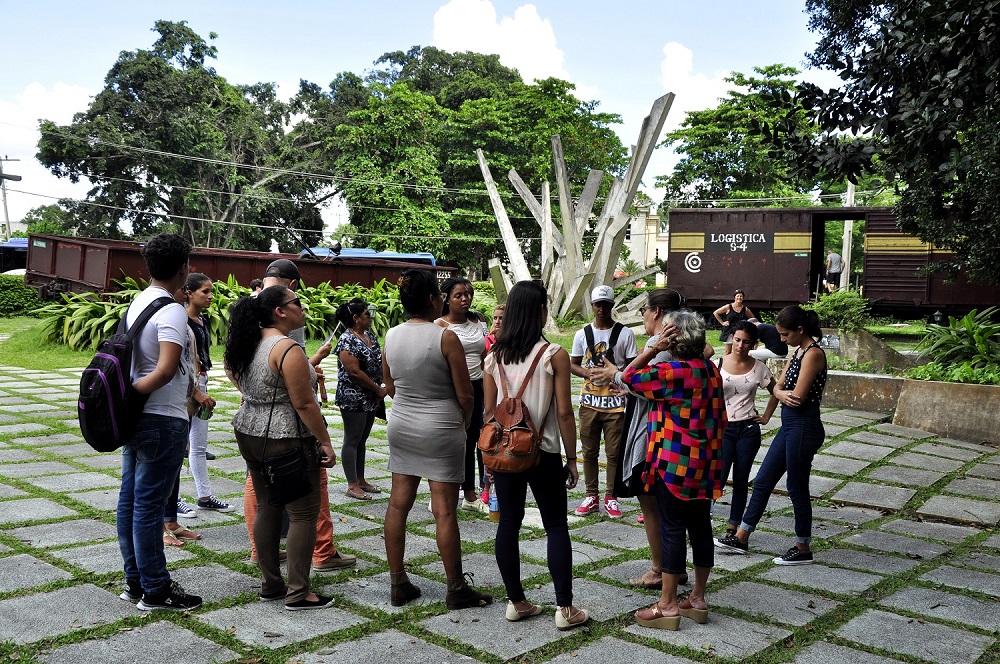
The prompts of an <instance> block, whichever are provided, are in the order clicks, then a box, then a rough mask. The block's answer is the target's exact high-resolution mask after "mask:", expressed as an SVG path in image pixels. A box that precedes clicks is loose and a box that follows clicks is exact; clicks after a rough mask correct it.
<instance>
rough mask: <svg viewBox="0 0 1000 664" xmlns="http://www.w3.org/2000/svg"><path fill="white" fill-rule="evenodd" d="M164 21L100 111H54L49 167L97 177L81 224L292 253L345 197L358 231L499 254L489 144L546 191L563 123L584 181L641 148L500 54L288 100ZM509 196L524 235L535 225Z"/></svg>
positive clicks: (463, 260)
mask: <svg viewBox="0 0 1000 664" xmlns="http://www.w3.org/2000/svg"><path fill="white" fill-rule="evenodd" d="M154 31H155V32H156V33H157V34H158V38H157V39H156V41H155V42H154V43H153V45H152V47H151V48H149V49H138V50H134V51H124V52H122V53H121V55H120V56H119V58H118V61H117V62H115V63H114V65H113V66H112V68H111V70H110V71H109V72H108V74H107V77H106V79H105V87H104V89H103V90H102V91H101V92H100V93H99V94H98V95H97V96H96V97H95V99H94V101H93V103H92V104H91V105H90V106H89V108H88V109H87V110H86V111H84V112H81V113H78V114H77V115H76V116H74V118H73V121H72V122H71V123H70V124H68V125H66V126H59V125H57V124H55V123H53V122H51V121H48V120H44V121H42V123H41V129H42V139H41V141H40V142H39V146H38V147H39V152H38V158H39V160H40V161H41V162H42V164H43V165H45V166H46V167H47V168H49V169H50V170H51V171H52V172H53V173H54V174H56V175H57V176H60V177H67V178H70V179H71V180H73V181H77V180H79V179H80V178H83V177H86V178H88V179H89V180H90V181H91V182H92V183H93V185H94V186H93V188H92V189H91V191H90V192H89V194H88V196H87V200H86V201H80V202H71V201H64V202H63V203H64V205H65V206H66V208H67V210H68V213H67V214H68V215H69V216H70V217H71V218H72V219H73V223H74V225H75V226H76V227H77V229H78V231H79V232H80V233H81V234H85V235H92V236H97V237H122V236H124V235H126V234H127V233H128V232H131V233H133V234H135V235H138V236H141V235H146V234H149V233H152V232H156V231H160V230H176V231H179V232H181V233H183V234H184V235H186V236H187V237H189V238H190V239H191V240H192V241H193V242H194V243H195V244H198V245H202V246H222V247H233V248H256V249H265V248H267V246H268V245H269V244H270V242H271V239H272V238H276V239H278V240H279V243H280V244H281V246H282V249H285V250H289V249H293V248H294V246H295V245H296V238H295V236H296V235H297V233H289V232H288V229H305V230H306V231H307V232H306V233H305V234H304V235H305V239H306V241H308V242H309V243H310V244H318V243H319V240H320V234H319V232H318V231H320V230H321V229H322V220H321V219H320V216H319V212H318V211H317V205H319V204H320V203H322V202H323V201H325V200H327V199H329V198H331V197H333V196H336V195H343V197H344V199H345V201H346V203H347V208H348V211H349V214H350V226H351V227H352V229H353V230H354V231H355V233H356V234H355V235H353V236H351V237H350V241H351V242H352V243H353V244H354V245H356V246H371V247H373V248H378V249H398V250H403V251H414V250H429V251H433V252H435V253H436V254H438V255H439V257H440V258H442V259H443V260H444V262H446V263H450V264H454V265H460V266H461V267H463V268H473V269H475V268H485V265H486V260H487V259H488V258H491V257H493V256H495V255H497V254H498V253H501V252H502V251H503V249H502V243H501V242H500V241H499V237H498V236H499V230H498V228H497V225H496V220H495V219H494V217H493V214H492V208H491V206H490V203H489V198H488V196H487V195H486V191H485V185H484V183H483V180H482V174H481V172H480V170H479V166H478V163H477V161H476V157H475V151H476V148H483V150H484V151H485V152H486V154H487V156H488V158H489V160H490V163H491V164H492V165H494V168H497V169H503V170H502V171H501V173H500V177H503V176H504V175H505V174H506V171H507V170H509V169H510V168H515V169H517V171H518V172H519V174H520V175H521V177H522V178H523V179H524V181H525V182H526V183H527V184H528V185H529V186H530V187H532V189H533V190H535V191H538V190H539V189H540V188H541V183H542V181H543V180H545V179H550V178H551V170H552V159H551V148H550V139H551V136H552V135H553V134H560V135H561V136H562V141H563V146H564V148H565V151H566V163H567V166H568V168H569V169H570V175H571V178H572V179H573V182H574V184H576V185H579V186H581V187H582V184H583V181H584V179H585V178H586V174H587V172H588V170H589V169H600V170H603V171H609V172H612V173H614V172H620V171H621V169H622V168H623V167H624V164H625V161H626V150H625V147H624V146H623V145H622V143H621V141H619V140H618V138H617V136H616V135H615V134H614V132H613V130H612V128H611V127H612V125H613V124H615V123H618V122H620V118H619V117H618V116H617V115H615V114H612V113H603V112H599V111H598V110H597V102H586V101H581V100H580V99H578V98H577V97H576V96H575V95H574V86H573V85H572V84H571V83H568V82H566V81H562V80H559V79H554V78H549V79H545V80H540V81H535V82H534V83H531V84H527V83H524V82H522V80H521V76H520V74H519V73H518V72H517V71H516V70H515V69H511V68H509V67H505V66H504V65H502V64H501V63H500V60H499V56H497V55H483V54H479V53H472V52H465V53H448V52H446V51H442V50H440V49H436V48H433V47H425V48H421V47H419V46H414V47H412V48H410V49H409V50H407V51H394V52H390V53H386V54H384V55H383V56H381V57H380V58H379V59H378V60H376V62H375V63H374V65H375V68H374V69H373V70H371V71H369V72H367V73H366V74H365V75H364V76H361V75H358V74H355V73H352V72H341V73H338V74H336V75H335V76H333V78H332V80H331V82H330V83H329V85H328V87H327V88H323V87H321V86H320V85H318V84H316V83H312V82H310V81H305V80H303V81H301V82H300V84H299V89H298V92H297V94H295V96H294V97H293V98H292V99H291V100H289V101H288V102H287V103H284V102H282V101H280V100H279V99H278V97H277V94H276V90H275V87H274V86H273V85H272V84H269V83H254V84H247V85H243V84H233V83H230V82H228V81H227V80H226V79H225V78H223V77H222V76H220V75H219V74H218V73H217V72H216V71H215V70H214V69H213V68H212V67H211V66H208V64H207V63H208V62H209V61H210V60H212V59H215V58H216V57H217V55H218V53H217V49H216V47H215V46H214V44H212V40H214V38H215V35H214V33H213V34H210V36H209V39H208V40H207V41H206V40H204V39H202V38H201V37H200V36H199V35H197V34H196V33H195V32H194V31H193V30H191V28H189V27H188V26H187V24H186V23H185V22H183V21H181V22H170V21H157V22H156V24H155V27H154ZM510 200H511V201H512V203H513V209H512V210H511V214H512V217H514V223H515V228H516V230H517V232H518V233H519V234H521V235H522V236H523V237H525V238H531V237H537V236H538V235H539V229H538V227H537V225H536V223H535V222H534V220H533V219H532V218H531V217H530V215H529V213H528V211H527V209H524V208H523V203H520V202H518V199H517V197H516V196H513V195H511V197H510Z"/></svg>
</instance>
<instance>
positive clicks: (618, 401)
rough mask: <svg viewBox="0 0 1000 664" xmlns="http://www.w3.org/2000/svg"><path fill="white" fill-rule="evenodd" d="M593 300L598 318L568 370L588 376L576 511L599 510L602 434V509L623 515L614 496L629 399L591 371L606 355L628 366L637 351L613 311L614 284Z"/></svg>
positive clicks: (577, 341)
mask: <svg viewBox="0 0 1000 664" xmlns="http://www.w3.org/2000/svg"><path fill="white" fill-rule="evenodd" d="M590 304H591V307H592V308H593V310H594V322H593V323H590V324H588V325H585V326H584V327H583V329H581V330H579V331H578V332H577V333H576V336H574V337H573V350H572V352H571V353H570V370H571V371H572V372H573V373H574V374H575V375H577V376H580V377H581V378H583V379H584V380H583V389H582V390H581V392H580V451H581V454H582V455H583V478H584V484H585V486H586V489H587V496H586V497H585V498H584V499H583V502H582V503H580V506H579V507H577V508H576V514H578V515H580V516H585V515H587V514H593V513H594V512H597V513H600V511H601V505H600V500H599V499H598V495H599V491H598V463H597V458H598V456H599V454H600V449H601V434H602V433H603V434H604V453H605V456H606V457H607V473H606V480H605V481H606V488H605V495H604V510H605V511H606V512H607V513H608V516H609V517H611V518H612V519H619V518H621V515H622V511H621V507H620V506H619V505H618V499H617V498H616V497H615V495H614V490H615V489H614V487H615V468H616V466H617V464H618V445H619V442H620V441H621V437H622V427H623V426H624V421H625V397H620V396H617V395H616V394H615V392H614V390H613V389H612V388H611V385H610V383H608V382H607V381H602V380H597V379H592V377H591V369H592V368H593V367H597V366H602V365H603V364H604V359H605V358H608V360H609V361H610V362H611V363H612V364H615V365H617V366H619V367H625V366H628V364H629V363H630V362H632V360H634V359H635V356H636V355H637V354H638V352H637V350H636V345H635V335H634V334H632V330H630V329H628V328H627V327H625V326H624V325H622V324H621V323H616V322H615V320H614V318H613V317H612V315H611V308H612V307H613V306H614V304H615V292H614V290H613V289H612V288H611V286H598V287H597V288H595V289H594V290H593V291H592V292H591V294H590Z"/></svg>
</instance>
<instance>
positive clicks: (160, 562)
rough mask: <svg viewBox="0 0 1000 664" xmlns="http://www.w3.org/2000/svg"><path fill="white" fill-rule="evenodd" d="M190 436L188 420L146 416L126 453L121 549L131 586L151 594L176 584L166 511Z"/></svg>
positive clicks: (120, 514)
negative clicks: (166, 548) (166, 541)
mask: <svg viewBox="0 0 1000 664" xmlns="http://www.w3.org/2000/svg"><path fill="white" fill-rule="evenodd" d="M187 436H188V421H187V420H182V419H178V418H176V417H167V416H165V415H143V416H142V417H141V418H140V419H139V425H138V427H137V428H136V431H135V434H134V435H133V436H132V439H131V440H129V441H128V442H127V443H125V447H123V448H122V488H121V492H120V493H119V494H118V547H119V548H120V549H121V552H122V558H123V559H124V561H125V579H126V581H130V582H133V583H134V582H135V581H139V582H140V583H141V584H142V589H143V590H144V591H145V592H147V593H151V594H156V593H159V592H161V591H163V590H165V589H166V587H167V586H168V584H169V583H170V573H169V572H168V571H167V559H166V557H165V556H164V555H163V508H164V506H165V505H166V502H167V500H168V498H169V497H170V494H171V491H172V489H173V486H174V482H175V481H176V479H177V474H178V473H179V472H180V467H181V462H182V460H183V459H184V449H185V448H186V447H187Z"/></svg>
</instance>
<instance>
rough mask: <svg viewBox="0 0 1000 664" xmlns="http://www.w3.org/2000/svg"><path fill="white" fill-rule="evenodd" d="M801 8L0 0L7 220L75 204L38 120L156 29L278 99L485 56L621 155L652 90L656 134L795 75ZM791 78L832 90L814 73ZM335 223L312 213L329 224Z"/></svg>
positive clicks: (727, 1)
mask: <svg viewBox="0 0 1000 664" xmlns="http://www.w3.org/2000/svg"><path fill="white" fill-rule="evenodd" d="M803 10H804V0H758V1H757V2H746V1H745V0H741V1H732V0H706V1H704V2H690V1H687V2H679V1H677V0H626V1H624V2H617V3H608V2H597V1H595V0H573V1H570V0H537V1H536V2H532V3H527V2H517V1H508V0H382V1H378V0H376V1H373V2H356V1H354V2H342V1H340V0H328V1H327V2H298V1H296V0H287V1H286V2H280V3H275V2H261V1H260V0H241V1H240V2H232V1H228V0H216V1H213V2H205V1H204V0H202V1H200V2H187V1H183V0H175V1H173V2H160V1H158V0H145V1H143V2H135V1H134V0H130V1H128V2H120V1H110V0H94V2H90V3H80V2H67V1H64V0H52V1H47V2H35V3H30V2H24V1H18V2H15V0H0V16H2V17H3V20H2V23H0V43H2V44H3V46H4V48H3V52H4V54H5V56H4V57H5V60H6V62H5V66H4V68H3V74H2V75H0V156H6V157H8V158H10V159H17V160H19V161H10V162H5V163H4V164H3V169H4V172H6V173H13V174H17V175H21V176H22V178H23V180H22V181H21V182H8V183H7V188H8V192H7V206H8V210H9V215H10V219H11V220H12V221H15V222H16V221H17V220H20V219H21V218H22V217H23V216H24V214H25V213H26V212H27V211H28V210H30V209H31V208H34V207H37V206H39V205H46V204H50V203H54V202H55V200H53V199H52V198H46V196H48V197H57V198H58V197H70V198H80V199H82V198H84V196H85V195H86V191H87V186H86V184H85V183H80V184H77V185H73V184H71V183H70V182H69V181H68V180H65V179H62V180H60V179H58V178H56V177H55V176H53V175H52V174H50V173H49V172H48V171H47V170H46V169H45V168H43V167H42V166H41V165H40V164H38V163H37V161H36V160H35V152H36V151H37V148H36V146H37V142H38V138H39V136H38V131H37V127H38V121H39V119H42V118H45V119H49V120H53V121H55V122H57V123H60V124H67V123H69V122H70V121H71V119H72V116H73V114H74V113H77V112H81V111H84V110H86V108H87V106H88V105H89V103H90V101H91V99H92V97H93V96H94V95H95V94H97V93H98V92H99V91H100V90H101V89H102V87H103V80H104V76H105V75H106V74H107V72H108V70H109V69H110V68H111V66H112V65H113V64H114V62H115V61H116V60H117V58H118V55H119V53H120V52H122V51H133V50H136V49H146V48H149V47H150V46H151V45H152V43H153V41H154V40H155V38H156V34H155V33H154V32H152V28H153V24H154V22H155V21H157V20H160V19H164V20H170V21H187V22H188V25H189V26H190V27H191V28H192V29H193V30H194V31H195V32H197V33H198V34H199V35H201V36H202V37H203V38H205V39H208V37H209V33H210V32H215V33H217V35H218V37H217V38H216V39H215V40H214V44H215V45H216V46H217V47H218V51H219V57H218V59H217V60H216V61H214V62H213V63H211V64H212V65H213V66H214V67H215V68H216V70H217V71H218V72H219V73H220V74H221V75H222V76H224V77H226V78H227V79H228V80H229V81H230V82H232V83H240V84H250V83H256V82H260V81H268V82H273V83H276V84H277V85H278V86H279V95H280V96H281V97H282V98H288V97H291V96H292V95H294V94H295V92H296V91H297V89H298V83H299V80H300V79H305V80H308V81H311V82H313V83H317V84H319V85H320V86H322V87H324V88H325V87H326V86H327V85H328V84H329V82H330V81H331V80H333V78H334V76H335V75H336V74H337V73H339V72H343V71H351V72H355V73H357V74H360V75H363V73H364V72H366V71H367V70H369V69H371V68H372V67H373V63H374V61H375V60H376V59H377V58H378V57H379V56H380V55H382V54H383V53H386V52H390V51H398V50H404V51H405V50H407V49H408V48H410V47H411V46H415V45H419V46H435V47H437V48H441V49H444V50H447V51H465V50H472V51H480V52H484V53H498V54H499V55H500V61H501V62H502V63H503V64H504V65H507V66H510V67H515V68H517V69H518V70H519V71H520V72H521V75H522V77H523V78H524V79H525V80H526V81H530V80H532V79H534V78H544V77H547V76H556V77H559V78H563V79H566V80H568V81H570V82H572V83H574V84H575V85H576V88H577V94H578V96H579V97H580V98H583V99H592V100H596V101H598V102H599V103H600V105H599V107H598V109H599V110H601V111H606V112H611V113H617V114H619V115H621V117H622V120H623V123H622V124H621V125H617V126H616V128H615V129H616V131H617V133H618V135H619V137H620V138H621V140H622V142H623V143H624V144H625V145H632V144H634V143H635V142H636V140H637V138H638V135H639V128H640V126H641V124H642V120H643V118H644V117H645V116H646V115H647V114H648V113H649V110H650V107H651V105H652V103H653V101H654V100H655V99H656V98H658V97H660V96H661V95H663V94H664V93H666V92H673V93H675V95H676V100H675V102H674V105H673V107H672V109H671V111H670V115H669V116H668V118H667V122H666V126H665V127H664V131H669V130H670V129H673V128H676V127H677V126H678V125H679V124H680V122H681V121H682V120H683V119H684V114H685V112H687V111H691V110H700V109H704V108H710V107H713V106H715V105H716V103H717V100H718V98H719V97H721V96H723V95H724V94H725V91H726V84H725V82H724V81H723V78H724V77H725V76H727V75H728V74H729V73H730V72H733V71H740V72H744V73H749V72H751V71H752V69H753V67H755V66H764V65H768V64H774V63H782V64H788V65H791V66H794V67H797V68H799V69H803V68H804V66H805V65H804V59H805V54H806V52H808V51H811V50H812V48H813V46H814V45H815V42H816V36H815V35H814V34H812V33H810V32H809V31H808V29H807V19H808V17H807V16H806V15H805V13H804V11H803ZM802 78H804V79H806V80H810V81H813V82H815V83H817V84H819V85H821V86H823V87H830V86H833V85H836V82H837V79H836V77H835V76H834V75H833V74H832V73H831V72H824V71H814V70H805V71H804V72H803V74H802ZM675 162H676V156H674V155H673V154H672V153H671V152H670V151H669V150H667V149H665V148H658V149H657V150H656V152H655V153H654V156H653V159H652V160H651V161H650V164H649V166H648V167H647V169H646V173H645V175H644V177H643V190H644V191H645V192H646V193H647V194H648V195H649V196H650V197H651V198H653V199H654V200H656V201H659V200H661V199H662V193H661V192H658V191H657V190H655V189H654V188H653V184H654V181H655V176H656V175H662V174H667V173H669V172H670V170H671V168H672V166H673V164H674V163H675ZM337 216H338V213H337V211H336V210H332V211H328V212H324V217H325V218H327V220H328V221H329V222H335V221H337V220H336V219H335V217H337Z"/></svg>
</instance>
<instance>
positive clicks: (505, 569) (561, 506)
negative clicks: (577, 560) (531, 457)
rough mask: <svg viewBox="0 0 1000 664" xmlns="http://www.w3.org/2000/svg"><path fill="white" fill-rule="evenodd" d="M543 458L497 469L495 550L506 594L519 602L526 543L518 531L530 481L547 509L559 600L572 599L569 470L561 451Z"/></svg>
mask: <svg viewBox="0 0 1000 664" xmlns="http://www.w3.org/2000/svg"><path fill="white" fill-rule="evenodd" d="M541 456H542V458H541V461H540V462H539V463H538V465H537V466H535V467H534V468H532V469H531V470H526V471H524V472H523V473H493V482H494V486H495V487H496V492H497V504H498V506H499V508H500V525H499V527H498V528H497V538H496V543H495V551H496V557H497V567H499V568H500V576H501V577H503V585H504V587H505V588H506V589H507V599H509V600H510V601H512V602H520V601H522V600H523V599H525V597H524V588H523V586H522V585H521V549H520V546H519V544H518V535H520V532H521V522H522V521H524V501H525V498H526V497H527V487H528V486H530V487H531V493H532V495H533V496H534V497H535V502H536V503H537V504H538V510H539V511H540V512H541V513H542V525H543V526H544V527H545V534H546V535H547V536H548V562H549V574H550V575H552V584H553V585H554V586H555V591H556V604H558V605H559V606H572V605H573V549H572V548H571V546H570V541H569V528H568V527H567V525H566V510H567V509H568V507H567V500H566V483H565V481H564V480H565V478H566V471H565V470H564V469H563V465H562V457H560V456H559V455H558V454H554V453H551V452H542V455H541Z"/></svg>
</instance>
